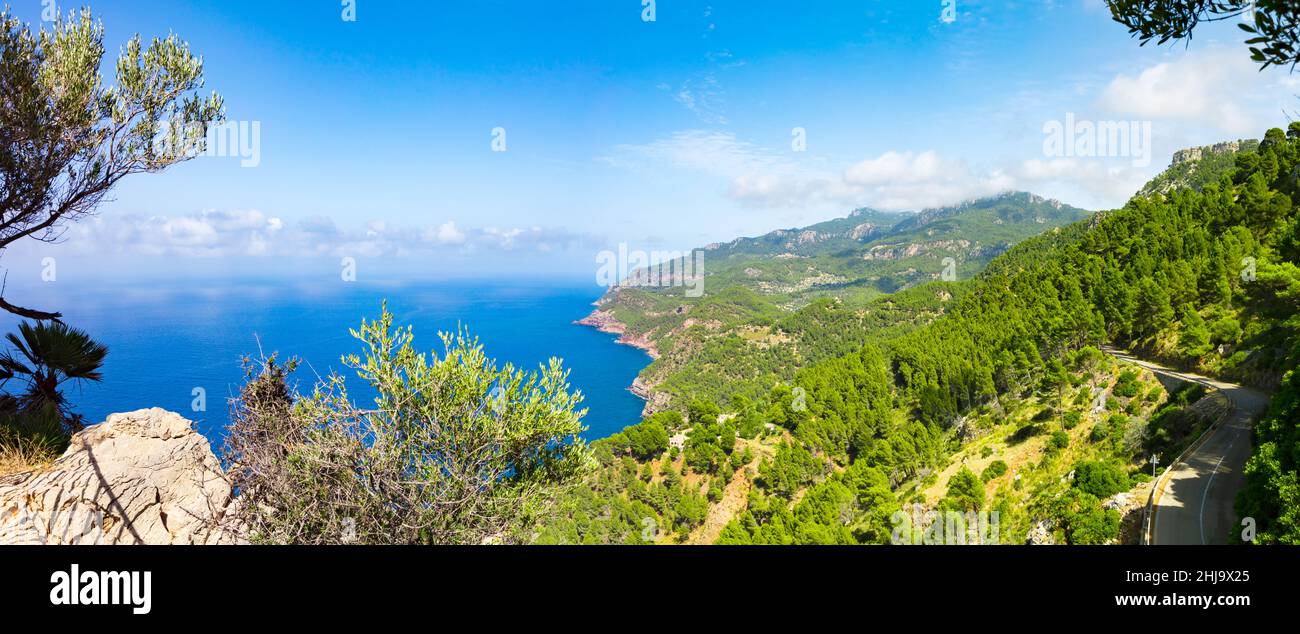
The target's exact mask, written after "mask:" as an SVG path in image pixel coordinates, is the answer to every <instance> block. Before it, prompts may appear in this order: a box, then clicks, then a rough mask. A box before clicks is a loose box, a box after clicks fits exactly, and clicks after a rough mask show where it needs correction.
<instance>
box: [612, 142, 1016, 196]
mask: <svg viewBox="0 0 1300 634" xmlns="http://www.w3.org/2000/svg"><path fill="white" fill-rule="evenodd" d="M604 160H605V162H607V163H610V164H613V165H617V166H621V167H627V168H632V169H640V168H642V167H644V166H645V164H646V163H649V164H650V165H651V166H653V167H663V166H665V165H666V166H669V167H673V168H677V169H686V170H692V171H696V172H699V173H702V174H705V175H708V176H711V177H715V178H717V179H718V180H719V181H720V182H722V183H725V189H724V191H725V195H726V196H727V197H728V198H730V199H732V200H735V201H737V202H739V203H742V204H745V205H748V206H753V207H762V208H785V209H796V208H805V207H812V206H830V207H834V208H841V209H851V208H854V207H861V206H870V207H875V208H877V209H889V210H917V209H925V208H929V207H939V206H943V205H948V204H953V203H959V202H962V201H965V200H970V199H972V198H979V197H982V196H990V195H993V194H997V193H1000V192H1002V191H1006V190H1008V189H1013V188H1014V187H1015V184H1016V183H1015V181H1014V179H1012V178H1011V177H1010V176H1008V175H1007V174H1005V173H1003V172H1002V171H997V170H995V171H990V172H987V173H976V172H975V171H973V170H971V169H970V168H969V167H968V166H967V165H966V164H965V163H964V162H962V161H959V160H954V159H950V158H945V157H943V156H941V155H939V154H938V153H936V152H933V151H928V152H921V153H919V154H916V153H912V152H898V151H890V152H885V153H884V154H881V155H880V156H878V157H874V158H869V159H866V160H863V161H861V162H858V163H854V164H851V165H849V166H847V167H846V168H843V169H839V168H834V167H831V166H829V165H828V164H827V162H826V161H824V160H821V159H818V158H809V157H808V155H806V154H803V153H794V152H784V153H782V152H777V151H774V150H768V149H765V148H762V147H760V146H758V145H755V144H753V143H749V142H746V141H742V140H740V139H737V138H736V137H735V135H733V134H731V133H729V132H716V131H705V130H690V131H684V132H677V133H674V134H672V135H670V136H669V137H667V138H664V139H659V140H657V141H653V142H651V143H648V144H645V145H624V146H620V147H618V148H617V149H616V151H615V153H614V155H613V156H612V157H606V158H605V159H604Z"/></svg>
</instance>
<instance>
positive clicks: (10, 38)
mask: <svg viewBox="0 0 1300 634" xmlns="http://www.w3.org/2000/svg"><path fill="white" fill-rule="evenodd" d="M103 57H104V27H103V24H102V23H99V22H97V21H95V19H94V18H93V17H92V15H91V13H90V12H89V11H88V10H83V11H81V12H80V13H75V14H69V15H68V16H67V19H66V20H64V19H59V20H56V21H55V23H54V25H53V26H51V27H50V28H49V29H46V28H44V27H42V28H41V29H40V30H39V31H33V29H32V28H31V27H30V26H28V25H26V24H24V23H23V22H21V21H20V20H18V19H17V18H16V17H14V16H13V15H12V14H11V13H10V12H9V10H8V9H5V10H3V12H0V251H3V250H4V249H5V248H6V247H8V246H9V245H11V244H13V243H14V242H17V241H19V240H23V239H25V238H32V239H35V240H40V241H44V242H53V241H57V240H58V239H59V238H60V237H61V236H62V235H63V229H64V227H65V226H66V223H68V222H75V221H77V220H80V219H83V218H85V217H87V216H89V215H91V214H93V213H94V212H95V210H96V209H97V208H98V207H99V206H100V204H102V203H103V202H104V201H105V200H106V198H107V196H108V195H109V194H110V192H112V190H113V188H114V186H116V185H117V183H118V182H119V181H121V180H122V179H123V178H125V177H127V176H129V175H131V174H137V173H141V172H159V171H162V170H164V169H166V168H168V167H170V166H172V165H175V164H177V163H179V162H182V161H185V160H187V159H189V158H192V157H193V156H195V155H196V154H197V151H199V150H202V149H203V148H204V143H205V139H206V137H207V131H208V128H209V126H210V125H212V124H215V123H220V122H221V121H222V120H223V119H224V107H223V104H222V99H221V97H220V96H219V95H217V94H216V93H212V94H210V95H208V96H202V95H199V94H198V92H197V91H198V90H199V89H200V88H202V87H203V60H202V59H200V58H198V57H196V56H195V55H194V54H193V53H191V52H190V49H189V46H188V45H187V44H186V43H185V42H184V41H182V40H180V39H179V38H177V37H176V36H175V35H171V36H169V37H167V38H166V39H154V40H153V41H152V42H150V43H149V44H148V45H147V46H146V45H145V44H144V43H143V42H142V40H141V38H140V36H139V35H137V36H135V37H133V38H131V40H130V41H128V42H127V43H126V45H125V46H124V47H123V48H122V50H121V53H120V54H119V56H118V59H117V64H116V77H115V79H116V81H115V83H114V84H113V85H111V86H110V85H105V82H104V78H103V77H102V76H101V74H100V65H101V63H102V60H103ZM0 309H3V310H5V311H8V312H10V313H14V314H16V315H20V316H23V317H28V318H32V319H40V320H47V319H58V318H59V317H60V315H59V313H56V312H44V311H39V310H33V309H29V308H22V307H20V306H16V305H14V304H11V303H9V302H8V301H7V300H6V299H5V298H4V297H3V291H2V290H0Z"/></svg>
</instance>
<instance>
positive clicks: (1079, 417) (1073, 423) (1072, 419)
mask: <svg viewBox="0 0 1300 634" xmlns="http://www.w3.org/2000/svg"><path fill="white" fill-rule="evenodd" d="M1082 421H1083V414H1080V413H1079V412H1073V411H1071V412H1066V413H1065V416H1063V417H1062V418H1061V422H1062V424H1063V425H1065V428H1066V429H1074V428H1075V427H1078V426H1079V423H1080V422H1082Z"/></svg>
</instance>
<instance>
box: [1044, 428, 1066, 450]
mask: <svg viewBox="0 0 1300 634" xmlns="http://www.w3.org/2000/svg"><path fill="white" fill-rule="evenodd" d="M1047 446H1048V447H1050V448H1052V449H1065V448H1066V447H1069V446H1070V435H1069V434H1067V433H1065V432H1063V431H1054V432H1052V436H1051V438H1048V440H1047Z"/></svg>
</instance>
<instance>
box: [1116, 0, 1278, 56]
mask: <svg viewBox="0 0 1300 634" xmlns="http://www.w3.org/2000/svg"><path fill="white" fill-rule="evenodd" d="M1106 4H1107V6H1109V7H1110V12H1111V16H1112V17H1114V19H1115V21H1116V22H1119V23H1120V24H1123V25H1124V26H1126V27H1128V30H1129V33H1130V34H1132V35H1133V36H1134V37H1136V38H1138V40H1140V41H1141V42H1142V44H1143V45H1144V46H1145V45H1146V44H1147V43H1148V42H1152V41H1155V42H1156V43H1158V44H1164V43H1165V42H1169V41H1171V40H1173V41H1178V40H1190V39H1191V38H1192V32H1193V31H1194V30H1195V29H1196V27H1198V26H1200V25H1201V24H1205V23H1209V22H1222V21H1224V20H1239V21H1240V22H1239V24H1238V26H1239V27H1240V28H1241V29H1242V30H1243V31H1245V32H1246V33H1248V34H1250V36H1251V37H1250V38H1249V39H1247V40H1246V45H1247V46H1248V47H1249V49H1250V58H1251V59H1252V60H1254V61H1256V62H1258V63H1259V64H1260V69H1261V70H1263V69H1265V68H1268V67H1269V66H1290V67H1291V69H1292V70H1294V69H1295V65H1296V63H1298V62H1300V42H1298V41H1297V40H1298V39H1300V4H1297V3H1296V2H1295V0H1106Z"/></svg>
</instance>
